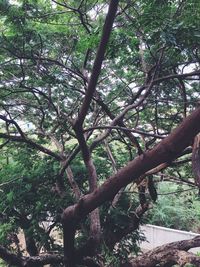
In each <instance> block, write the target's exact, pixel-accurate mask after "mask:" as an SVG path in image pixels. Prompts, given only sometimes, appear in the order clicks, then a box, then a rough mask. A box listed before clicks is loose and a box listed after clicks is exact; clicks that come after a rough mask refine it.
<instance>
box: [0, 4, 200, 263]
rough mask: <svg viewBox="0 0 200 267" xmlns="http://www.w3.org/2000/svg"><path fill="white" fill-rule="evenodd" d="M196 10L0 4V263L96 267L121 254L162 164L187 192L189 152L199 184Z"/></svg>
mask: <svg viewBox="0 0 200 267" xmlns="http://www.w3.org/2000/svg"><path fill="white" fill-rule="evenodd" d="M199 5H200V4H199V1H194V0H193V1H187V2H185V1H175V0H174V1H149V0H146V1H136V2H132V1H118V0H111V1H110V3H109V4H108V3H107V1H95V3H94V1H90V0H83V1H72V0H70V1H67V2H63V1H55V0H52V1H43V0H38V1H35V0H17V1H15V2H14V3H13V2H12V1H6V0H3V1H1V3H0V10H1V11H0V12H1V15H2V18H1V26H2V34H1V39H0V42H1V47H0V51H1V65H0V66H1V76H2V78H1V83H0V86H1V91H0V94H1V101H0V109H1V112H0V120H1V132H0V138H1V140H2V143H1V149H2V155H1V165H2V167H1V171H0V172H1V183H2V184H1V187H2V191H1V194H2V199H3V201H2V204H1V206H0V210H1V211H0V212H1V221H2V228H1V229H3V230H2V233H4V235H3V236H2V242H4V246H2V247H0V257H1V258H2V259H4V260H5V261H6V262H8V263H9V264H12V265H16V266H40V265H41V266H43V265H44V264H46V263H50V264H52V265H53V264H56V266H58V264H60V265H61V266H62V264H63V263H64V265H65V266H69V267H73V266H77V265H82V266H101V265H106V264H107V265H108V264H109V262H108V261H107V262H106V260H105V261H103V259H102V255H103V253H107V254H108V253H114V252H116V251H117V254H118V256H120V255H124V254H129V253H130V252H131V248H133V242H134V240H135V239H138V233H137V231H136V230H137V229H138V226H139V224H140V221H141V218H142V216H143V214H144V213H145V212H146V211H147V210H148V208H149V202H150V200H149V199H148V198H147V197H150V198H151V199H152V200H153V201H156V199H157V192H156V187H155V185H154V180H155V179H154V175H155V174H161V178H162V175H163V172H165V174H166V175H167V174H169V173H168V169H167V168H168V167H170V168H171V169H172V170H173V173H174V176H176V174H178V176H179V180H180V181H182V182H186V183H191V181H190V180H187V179H186V178H185V177H184V176H185V173H186V172H185V171H181V169H180V168H182V167H181V166H185V165H183V164H189V163H190V162H191V156H190V155H191V153H192V149H191V146H192V145H193V143H194V145H193V153H192V155H193V156H192V158H193V170H194V173H195V179H196V186H199V174H198V170H199V168H198V161H199V149H198V147H199V142H198V133H199V131H200V125H199V124H198V122H199V119H200V109H199V108H198V107H197V106H198V96H199V76H200V69H199V56H200V55H199V49H198V43H199V37H200V36H199V32H198V26H199V22H200V16H199V13H198V12H196V10H198V8H199ZM97 46H98V49H97V50H96V47H97ZM190 113H191V114H190ZM189 114H190V115H189ZM175 128H176V129H175ZM174 129H175V130H174ZM194 139H195V142H194ZM188 155H189V156H188ZM187 166H189V165H187ZM187 169H189V167H187ZM188 172H189V173H191V171H190V170H189V171H188ZM129 184H131V188H133V189H134V190H138V196H139V198H138V201H135V202H134V201H133V197H132V196H131V195H130V194H128V191H129V188H127V186H128V185H129ZM193 185H195V184H194V183H193ZM148 192H149V193H148ZM47 221H48V222H49V227H48V228H47V229H45V227H44V226H43V222H47ZM54 227H58V228H60V229H61V230H62V231H63V240H64V242H63V244H64V245H63V250H64V257H63V256H62V255H63V254H62V252H61V251H62V246H60V245H58V244H56V243H55V242H54V240H53V238H52V236H51V235H50V233H51V231H52V229H53V228H54ZM19 229H22V230H23V232H24V234H25V239H26V249H27V252H28V253H29V256H26V257H25V256H23V255H22V254H21V253H22V252H21V251H20V248H19V246H18V240H17V237H16V234H17V233H18V231H19ZM134 231H136V232H134ZM134 233H137V235H136V236H134ZM8 236H10V238H8ZM13 242H14V243H15V246H16V250H17V252H16V253H12V252H10V251H9V250H8V249H9V248H10V246H11V244H13ZM198 242H199V240H198V239H197V241H195V245H197V243H198ZM186 243H187V242H186ZM119 244H121V245H122V249H123V248H125V247H127V248H128V251H127V253H119V250H117V249H119V247H120V246H119ZM184 244H185V243H184ZM191 244H194V243H192V242H191V243H190V245H191ZM198 244H199V243H198ZM190 245H188V246H187V245H186V246H185V247H186V248H188V247H189V246H190ZM41 248H43V249H44V250H45V251H46V254H45V255H43V254H41V253H40V252H41ZM179 248H180V246H179ZM179 248H178V249H179ZM52 253H53V254H52ZM177 253H178V252H177ZM187 256H188V258H191V257H190V255H189V254H187ZM196 258H197V261H198V257H195V260H196ZM166 259H167V262H164V263H163V264H168V266H171V265H172V262H173V264H174V259H173V260H172V258H171V257H166ZM123 261H124V259H121V258H120V257H119V261H118V263H119V264H121V263H122V264H123ZM150 261H151V258H150ZM188 261H189V260H188ZM152 262H154V261H153V257H152ZM177 262H178V261H177ZM193 262H194V261H193ZM130 264H132V263H130ZM147 264H149V263H147ZM152 264H154V263H152ZM156 264H157V263H156ZM169 264H171V265H169ZM133 266H134V265H133ZM144 266H149V265H144ZM163 266H164V265H163ZM165 266H166V265H165Z"/></svg>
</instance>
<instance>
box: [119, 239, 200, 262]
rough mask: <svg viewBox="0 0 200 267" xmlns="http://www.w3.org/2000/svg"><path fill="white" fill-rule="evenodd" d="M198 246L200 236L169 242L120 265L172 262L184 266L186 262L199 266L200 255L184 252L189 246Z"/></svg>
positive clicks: (199, 244)
mask: <svg viewBox="0 0 200 267" xmlns="http://www.w3.org/2000/svg"><path fill="white" fill-rule="evenodd" d="M199 246H200V236H197V237H195V238H193V239H191V240H183V241H178V242H173V243H169V244H166V245H162V246H159V247H157V248H155V249H153V250H150V251H149V252H147V253H144V254H143V255H142V256H139V257H137V258H135V259H132V260H131V261H129V262H128V263H125V264H122V265H121V267H154V266H157V264H159V266H163V267H167V266H173V265H174V264H179V265H180V266H184V265H185V264H186V263H192V264H195V266H200V257H199V256H196V255H194V254H193V253H189V252H186V251H188V250H189V249H190V248H195V247H199Z"/></svg>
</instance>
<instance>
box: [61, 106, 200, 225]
mask: <svg viewBox="0 0 200 267" xmlns="http://www.w3.org/2000/svg"><path fill="white" fill-rule="evenodd" d="M199 120H200V108H198V109H197V110H196V111H194V112H193V113H192V114H191V115H190V116H188V117H187V118H186V119H185V120H184V121H183V122H182V123H181V124H180V126H179V127H177V129H175V130H174V131H173V132H172V133H171V134H170V135H169V136H168V137H166V138H165V139H164V140H162V141H161V142H160V143H159V144H158V145H157V146H156V147H155V148H153V149H152V150H149V151H147V152H145V153H144V154H143V155H140V156H138V157H137V158H135V159H134V160H133V161H131V162H129V163H128V164H127V165H126V166H125V167H123V168H121V169H120V170H119V171H118V172H117V173H116V174H114V175H113V176H111V177H110V178H109V179H107V181H106V182H105V183H104V184H103V185H101V186H100V187H99V188H98V189H96V190H95V191H94V192H92V193H91V194H88V195H86V196H84V197H83V198H82V199H81V202H80V203H78V204H76V205H74V206H70V207H68V208H66V209H65V211H64V212H63V215H62V219H63V223H65V220H66V221H68V220H69V218H70V217H71V218H76V219H77V221H80V220H81V219H82V218H83V216H86V215H87V214H88V213H89V212H91V211H92V210H94V209H95V208H96V207H98V206H100V205H101V204H103V203H104V202H106V201H108V200H111V199H113V197H114V196H115V195H116V194H117V192H118V191H119V190H120V189H121V188H122V187H124V186H126V185H127V184H129V183H131V182H133V181H136V180H137V179H138V178H139V177H140V176H141V175H143V174H144V173H145V172H147V171H149V170H150V169H153V168H155V167H156V166H158V165H160V164H162V163H165V162H171V161H172V160H174V159H175V158H176V157H177V156H178V155H179V154H180V153H181V152H182V151H183V150H184V149H185V148H186V147H187V146H188V145H189V144H190V143H191V140H193V138H194V137H195V135H196V134H197V133H198V132H199V131H200V125H199V123H198V122H199Z"/></svg>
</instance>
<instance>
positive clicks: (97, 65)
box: [75, 0, 119, 126]
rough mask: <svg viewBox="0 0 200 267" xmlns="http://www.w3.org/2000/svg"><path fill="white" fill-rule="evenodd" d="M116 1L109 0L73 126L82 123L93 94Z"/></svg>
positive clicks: (113, 17) (117, 0) (111, 24)
mask: <svg viewBox="0 0 200 267" xmlns="http://www.w3.org/2000/svg"><path fill="white" fill-rule="evenodd" d="M118 3H119V0H111V1H110V5H109V10H108V14H107V16H106V20H105V24H104V27H103V33H102V37H101V41H100V44H99V47H98V50H97V54H96V58H95V61H94V65H93V69H92V74H91V77H90V80H89V84H88V87H87V91H86V95H85V98H84V100H83V104H82V106H81V108H80V112H79V115H78V118H77V120H76V122H75V126H77V125H82V124H83V122H84V119H85V116H86V114H87V112H88V109H89V106H90V103H91V100H92V97H93V94H94V92H95V89H96V85H97V81H98V78H99V75H100V72H101V67H102V63H103V59H104V55H105V51H106V47H107V44H108V41H109V38H110V34H111V30H112V26H113V22H114V19H115V15H116V12H117V7H118Z"/></svg>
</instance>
